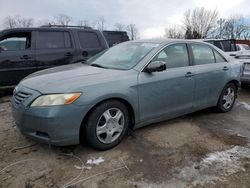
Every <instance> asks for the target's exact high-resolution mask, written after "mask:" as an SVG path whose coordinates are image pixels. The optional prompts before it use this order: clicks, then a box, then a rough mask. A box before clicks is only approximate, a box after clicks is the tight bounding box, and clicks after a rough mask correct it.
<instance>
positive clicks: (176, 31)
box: [165, 26, 184, 39]
mask: <svg viewBox="0 0 250 188" xmlns="http://www.w3.org/2000/svg"><path fill="white" fill-rule="evenodd" d="M165 37H166V38H172V39H183V38H184V34H183V32H182V30H181V28H178V27H177V26H172V27H168V28H166V29H165Z"/></svg>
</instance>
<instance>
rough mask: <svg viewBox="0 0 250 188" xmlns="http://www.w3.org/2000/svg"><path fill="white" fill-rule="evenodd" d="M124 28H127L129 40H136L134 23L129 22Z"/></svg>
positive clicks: (136, 32)
mask: <svg viewBox="0 0 250 188" xmlns="http://www.w3.org/2000/svg"><path fill="white" fill-rule="evenodd" d="M126 29H127V31H128V33H129V35H130V39H131V40H136V38H137V34H138V29H137V27H136V25H135V24H129V25H128V26H127V28H126Z"/></svg>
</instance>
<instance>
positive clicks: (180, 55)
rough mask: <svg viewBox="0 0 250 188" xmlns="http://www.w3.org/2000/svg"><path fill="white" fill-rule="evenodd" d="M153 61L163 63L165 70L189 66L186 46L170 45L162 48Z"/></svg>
mask: <svg viewBox="0 0 250 188" xmlns="http://www.w3.org/2000/svg"><path fill="white" fill-rule="evenodd" d="M153 61H164V62H165V63H166V67H167V68H177V67H185V66H188V65H189V59H188V52H187V46H186V44H172V45H169V46H167V47H166V48H164V49H163V50H162V51H161V52H160V53H159V54H158V55H156V56H155V57H154V59H153Z"/></svg>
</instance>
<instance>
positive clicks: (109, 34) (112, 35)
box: [103, 31, 129, 47]
mask: <svg viewBox="0 0 250 188" xmlns="http://www.w3.org/2000/svg"><path fill="white" fill-rule="evenodd" d="M103 35H104V36H105V38H106V40H107V42H108V45H109V47H112V46H114V45H116V44H119V43H121V42H126V41H129V38H128V35H127V32H126V31H103Z"/></svg>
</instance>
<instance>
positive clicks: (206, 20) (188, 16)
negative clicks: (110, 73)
mask: <svg viewBox="0 0 250 188" xmlns="http://www.w3.org/2000/svg"><path fill="white" fill-rule="evenodd" d="M73 22H74V20H73V19H72V17H70V16H68V15H66V14H59V15H57V16H55V17H53V18H52V19H45V20H39V21H35V20H34V19H33V18H24V17H21V16H8V17H6V18H5V19H4V20H3V24H2V25H3V27H4V28H16V27H32V26H35V25H36V26H42V25H50V24H51V25H63V26H68V25H70V24H72V23H73ZM76 23H77V24H76V25H78V26H85V27H92V28H94V29H98V30H100V31H103V30H105V29H107V25H106V23H107V22H106V19H105V18H104V17H103V16H102V17H99V18H98V19H96V20H94V21H91V20H88V19H82V20H78V21H77V22H76ZM111 29H112V30H115V31H127V33H128V35H129V37H130V39H131V40H135V39H137V38H138V28H137V26H136V25H135V24H128V25H125V24H122V23H116V24H114V25H113V28H111ZM164 37H166V38H177V39H178V38H179V39H180V38H185V39H201V38H225V39H244V40H247V39H250V18H248V19H247V18H245V17H243V16H242V15H232V16H231V17H229V18H220V17H219V12H218V11H217V10H216V9H215V10H207V9H205V8H204V7H201V8H195V9H189V10H187V11H186V12H185V13H184V15H183V20H182V24H181V25H175V26H170V27H167V28H166V29H165V36H164Z"/></svg>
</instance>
